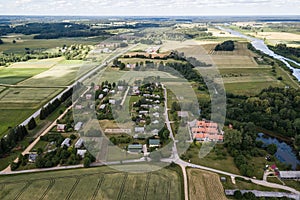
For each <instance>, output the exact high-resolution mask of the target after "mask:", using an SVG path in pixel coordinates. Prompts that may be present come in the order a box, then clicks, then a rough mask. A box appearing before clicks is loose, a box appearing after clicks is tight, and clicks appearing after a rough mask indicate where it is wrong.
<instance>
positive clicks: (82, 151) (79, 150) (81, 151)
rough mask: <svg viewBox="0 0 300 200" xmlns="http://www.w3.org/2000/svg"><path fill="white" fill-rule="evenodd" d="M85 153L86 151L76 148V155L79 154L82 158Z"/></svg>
mask: <svg viewBox="0 0 300 200" xmlns="http://www.w3.org/2000/svg"><path fill="white" fill-rule="evenodd" d="M85 153H86V150H82V149H77V155H79V156H81V158H84V155H85Z"/></svg>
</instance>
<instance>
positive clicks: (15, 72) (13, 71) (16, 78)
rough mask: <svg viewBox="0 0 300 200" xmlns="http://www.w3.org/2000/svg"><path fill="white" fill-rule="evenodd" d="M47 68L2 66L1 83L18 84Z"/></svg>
mask: <svg viewBox="0 0 300 200" xmlns="http://www.w3.org/2000/svg"><path fill="white" fill-rule="evenodd" d="M46 70H47V69H45V68H10V67H6V68H4V67H3V68H0V84H11V85H13V84H16V83H18V82H21V81H23V80H25V79H28V78H30V77H32V76H34V75H37V74H39V73H41V72H44V71H46Z"/></svg>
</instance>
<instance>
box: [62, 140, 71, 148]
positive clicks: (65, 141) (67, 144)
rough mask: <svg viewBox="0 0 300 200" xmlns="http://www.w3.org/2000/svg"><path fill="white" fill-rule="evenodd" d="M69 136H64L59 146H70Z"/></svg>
mask: <svg viewBox="0 0 300 200" xmlns="http://www.w3.org/2000/svg"><path fill="white" fill-rule="evenodd" d="M70 142H71V140H70V138H66V139H65V140H64V141H63V142H62V143H61V147H64V146H67V147H69V146H70Z"/></svg>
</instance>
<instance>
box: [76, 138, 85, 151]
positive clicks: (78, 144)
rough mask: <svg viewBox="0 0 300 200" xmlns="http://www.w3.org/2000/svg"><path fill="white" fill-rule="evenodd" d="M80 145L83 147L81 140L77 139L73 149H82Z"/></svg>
mask: <svg viewBox="0 0 300 200" xmlns="http://www.w3.org/2000/svg"><path fill="white" fill-rule="evenodd" d="M82 145H83V139H81V138H79V139H78V140H77V142H76V143H75V148H76V149H79V148H81V147H82Z"/></svg>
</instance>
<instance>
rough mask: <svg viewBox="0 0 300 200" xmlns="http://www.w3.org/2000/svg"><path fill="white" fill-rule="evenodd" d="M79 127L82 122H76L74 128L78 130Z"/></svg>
mask: <svg viewBox="0 0 300 200" xmlns="http://www.w3.org/2000/svg"><path fill="white" fill-rule="evenodd" d="M81 127H82V122H77V124H76V125H75V127H74V130H75V131H79V130H80V129H81Z"/></svg>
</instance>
